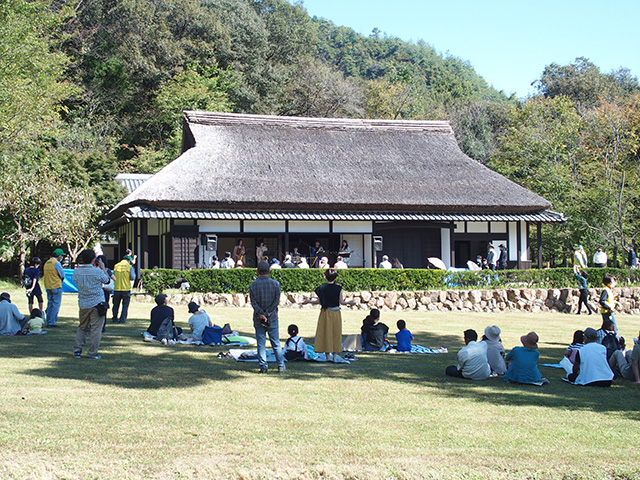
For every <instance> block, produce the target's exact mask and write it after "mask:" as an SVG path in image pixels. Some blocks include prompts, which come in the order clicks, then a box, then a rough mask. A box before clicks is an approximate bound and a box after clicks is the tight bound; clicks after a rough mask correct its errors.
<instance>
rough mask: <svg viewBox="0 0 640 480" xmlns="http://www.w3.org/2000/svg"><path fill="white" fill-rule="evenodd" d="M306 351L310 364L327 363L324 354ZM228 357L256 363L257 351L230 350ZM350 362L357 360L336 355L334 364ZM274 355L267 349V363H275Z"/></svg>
mask: <svg viewBox="0 0 640 480" xmlns="http://www.w3.org/2000/svg"><path fill="white" fill-rule="evenodd" d="M307 350H308V353H309V357H308V358H307V361H310V362H326V361H327V357H326V355H325V354H324V353H316V352H315V351H314V350H313V347H312V346H311V345H307ZM229 355H231V358H233V359H234V360H235V361H236V362H257V361H258V351H257V350H245V349H242V348H232V349H230V350H229ZM350 360H357V359H356V358H355V356H352V358H350V359H349V360H347V359H345V358H342V357H341V356H340V355H336V362H335V363H345V364H348V363H351V362H350ZM276 361H277V359H276V354H275V353H273V350H270V349H267V362H272V363H274V362H276ZM284 361H285V362H286V361H287V359H286V358H285V360H284ZM329 363H331V362H329Z"/></svg>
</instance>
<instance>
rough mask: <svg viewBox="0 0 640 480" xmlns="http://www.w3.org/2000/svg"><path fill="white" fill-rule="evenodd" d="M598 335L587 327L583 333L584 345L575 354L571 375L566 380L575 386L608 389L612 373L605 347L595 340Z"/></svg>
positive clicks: (611, 381) (611, 380)
mask: <svg viewBox="0 0 640 480" xmlns="http://www.w3.org/2000/svg"><path fill="white" fill-rule="evenodd" d="M597 339H598V333H597V332H596V331H595V329H593V328H591V327H589V328H587V329H586V330H585V331H584V345H583V346H582V348H581V349H580V350H578V352H577V353H576V358H575V362H574V364H573V373H571V374H569V375H568V377H567V379H568V381H569V382H571V383H574V384H575V385H588V386H592V387H610V386H611V383H613V371H612V370H611V367H610V366H609V362H608V361H607V347H605V346H604V345H600V344H599V343H598V342H597V341H596V340H597Z"/></svg>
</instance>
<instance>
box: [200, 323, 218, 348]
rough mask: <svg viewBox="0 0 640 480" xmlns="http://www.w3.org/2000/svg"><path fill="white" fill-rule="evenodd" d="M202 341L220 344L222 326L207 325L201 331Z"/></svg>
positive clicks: (209, 343)
mask: <svg viewBox="0 0 640 480" xmlns="http://www.w3.org/2000/svg"><path fill="white" fill-rule="evenodd" d="M202 343H204V344H205V345H222V327H210V326H209V325H207V326H206V327H204V331H203V332H202Z"/></svg>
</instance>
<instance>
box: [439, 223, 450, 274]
mask: <svg viewBox="0 0 640 480" xmlns="http://www.w3.org/2000/svg"><path fill="white" fill-rule="evenodd" d="M440 251H441V253H440V260H442V261H443V262H444V264H445V265H446V266H447V268H449V267H450V266H451V230H450V229H448V228H441V229H440Z"/></svg>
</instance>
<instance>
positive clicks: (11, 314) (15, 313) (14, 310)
mask: <svg viewBox="0 0 640 480" xmlns="http://www.w3.org/2000/svg"><path fill="white" fill-rule="evenodd" d="M26 323H27V317H26V315H23V314H21V313H20V311H19V310H18V307H16V306H15V305H14V304H13V303H11V295H9V294H8V293H7V292H3V293H2V294H0V335H17V334H18V333H20V331H21V330H22V327H24V325H25V324H26Z"/></svg>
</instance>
